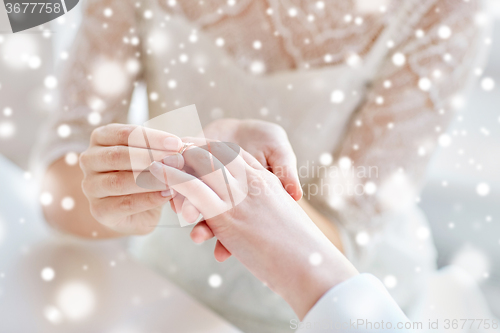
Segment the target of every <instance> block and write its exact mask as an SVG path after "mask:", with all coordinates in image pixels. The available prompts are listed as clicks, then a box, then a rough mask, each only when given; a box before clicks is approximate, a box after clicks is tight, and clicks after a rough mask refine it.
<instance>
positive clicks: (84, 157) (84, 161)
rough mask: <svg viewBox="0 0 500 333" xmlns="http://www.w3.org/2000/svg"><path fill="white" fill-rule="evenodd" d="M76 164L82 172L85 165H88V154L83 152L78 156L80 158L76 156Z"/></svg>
mask: <svg viewBox="0 0 500 333" xmlns="http://www.w3.org/2000/svg"><path fill="white" fill-rule="evenodd" d="M78 163H79V165H80V168H81V169H82V170H84V169H85V167H86V166H87V163H88V152H87V151H84V152H83V153H81V154H80V156H78Z"/></svg>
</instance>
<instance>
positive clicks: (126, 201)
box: [118, 195, 134, 212]
mask: <svg viewBox="0 0 500 333" xmlns="http://www.w3.org/2000/svg"><path fill="white" fill-rule="evenodd" d="M133 208H134V199H133V197H132V196H131V195H124V196H123V197H121V199H120V202H119V204H118V209H120V210H122V211H125V212H130V211H132V210H133Z"/></svg>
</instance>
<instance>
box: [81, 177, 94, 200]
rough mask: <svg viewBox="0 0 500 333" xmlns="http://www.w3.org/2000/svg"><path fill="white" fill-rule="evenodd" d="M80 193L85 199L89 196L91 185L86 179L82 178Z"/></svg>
mask: <svg viewBox="0 0 500 333" xmlns="http://www.w3.org/2000/svg"><path fill="white" fill-rule="evenodd" d="M82 191H83V194H85V196H86V197H88V196H89V194H90V193H91V192H92V186H91V183H90V181H89V179H88V178H87V177H85V178H83V180H82Z"/></svg>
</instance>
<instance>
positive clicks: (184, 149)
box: [179, 142, 194, 155]
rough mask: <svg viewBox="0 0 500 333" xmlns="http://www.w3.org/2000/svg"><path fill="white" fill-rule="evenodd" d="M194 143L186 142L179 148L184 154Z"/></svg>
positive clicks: (180, 152)
mask: <svg viewBox="0 0 500 333" xmlns="http://www.w3.org/2000/svg"><path fill="white" fill-rule="evenodd" d="M192 145H194V143H192V142H184V143H183V145H182V148H181V150H179V154H181V155H182V154H184V152H185V151H186V150H187V149H188V148H189V147H191V146H192Z"/></svg>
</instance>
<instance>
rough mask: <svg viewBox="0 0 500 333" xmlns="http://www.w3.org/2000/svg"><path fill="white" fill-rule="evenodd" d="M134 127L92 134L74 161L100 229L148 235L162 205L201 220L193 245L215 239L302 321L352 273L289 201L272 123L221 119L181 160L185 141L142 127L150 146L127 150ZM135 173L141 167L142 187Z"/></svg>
mask: <svg viewBox="0 0 500 333" xmlns="http://www.w3.org/2000/svg"><path fill="white" fill-rule="evenodd" d="M134 129H136V127H134V126H131V125H121V124H111V125H107V126H103V127H100V128H98V129H96V130H95V131H94V132H93V134H92V137H91V144H90V148H89V149H88V150H87V151H86V152H84V153H82V155H81V156H80V166H81V168H82V170H83V172H84V180H83V184H82V187H83V190H84V193H85V195H86V196H87V198H88V199H89V202H90V208H91V213H92V215H93V216H94V218H96V220H97V221H99V222H100V223H101V224H103V225H105V226H107V227H108V228H111V229H113V230H116V231H120V232H123V233H126V234H145V233H148V232H150V231H152V229H153V228H154V226H156V225H157V223H158V221H159V218H160V214H161V207H162V206H163V205H164V204H166V203H167V202H169V201H170V203H171V206H172V208H173V209H174V210H175V211H176V212H178V213H182V216H183V217H184V219H185V220H186V221H188V222H192V223H194V222H196V221H197V219H198V218H199V215H200V214H201V215H202V216H203V221H202V222H198V223H197V224H196V225H195V226H194V228H193V229H192V231H191V239H192V240H193V241H194V242H196V243H202V242H204V241H207V240H209V239H211V238H213V237H216V238H217V243H216V246H215V251H214V255H215V258H216V259H217V260H218V261H224V260H226V259H227V258H229V257H230V256H231V255H234V256H235V257H236V258H237V259H238V260H239V261H240V262H241V263H242V264H243V265H245V266H246V267H247V269H249V270H250V271H251V272H252V273H253V274H254V275H255V276H256V277H257V278H259V279H260V280H261V281H263V282H264V283H266V284H267V285H268V286H269V287H270V288H271V289H272V290H274V291H275V292H276V293H278V294H279V295H280V296H282V297H283V298H284V299H285V301H287V302H288V303H289V304H290V305H291V306H292V308H293V309H294V311H295V312H296V314H297V315H298V316H299V318H301V319H302V318H303V317H304V316H305V315H306V313H307V312H308V311H309V310H310V309H311V308H312V306H313V305H314V304H315V303H316V302H317V301H318V299H319V298H321V296H322V295H323V294H325V293H326V292H327V291H328V290H330V289H331V288H332V287H333V286H335V285H337V284H339V283H340V282H343V281H345V280H347V279H349V278H351V277H353V276H355V275H357V274H358V273H357V271H356V269H355V268H354V267H353V266H352V265H351V264H350V262H349V261H348V260H347V259H346V258H345V257H344V256H343V255H342V253H340V251H339V250H338V249H337V248H336V247H335V246H334V245H333V244H332V243H331V242H330V241H329V240H328V239H327V238H326V237H325V236H324V235H323V233H322V232H321V231H320V230H319V229H318V228H317V227H316V225H315V224H314V222H312V221H311V219H310V218H309V217H308V215H307V214H306V213H305V212H304V211H303V209H302V208H301V207H300V206H299V204H298V203H297V202H296V200H299V199H300V198H301V197H302V190H301V187H300V183H299V179H298V175H297V168H296V158H295V155H294V153H293V150H292V147H291V145H290V143H289V141H288V138H287V135H286V132H285V131H284V130H283V129H282V128H281V127H279V126H278V125H275V124H272V123H268V122H263V121H257V120H232V119H227V120H220V121H217V122H214V123H212V124H211V125H209V126H208V127H207V128H205V129H204V134H205V136H206V137H207V138H211V140H205V139H203V140H200V139H197V138H184V139H183V140H184V142H193V143H194V144H195V145H194V146H192V147H190V148H188V149H187V150H186V151H185V152H184V154H182V155H181V154H179V153H178V152H179V151H180V150H181V149H182V147H183V140H181V139H180V138H178V137H176V136H175V135H172V134H169V133H166V132H162V131H157V130H153V129H147V128H144V129H142V130H144V131H145V134H146V135H147V138H148V141H149V142H148V144H149V148H150V149H148V148H147V147H145V146H140V145H139V144H138V145H137V146H129V141H128V136H129V135H130V133H131V132H132V131H133V130H134ZM212 139H214V140H212ZM217 140H220V141H217ZM221 141H223V142H233V143H235V144H225V143H223V142H221ZM207 142H208V144H207ZM240 147H241V148H240ZM151 154H152V155H151ZM151 157H153V159H154V161H155V162H153V163H151ZM131 161H133V162H131ZM207 165H208V166H210V171H213V172H207V170H206V169H207ZM136 168H138V169H140V170H145V169H148V168H149V172H147V173H144V172H143V173H142V174H141V175H142V176H141V177H142V178H141V182H139V181H136V179H135V178H136V177H134V170H133V169H136ZM268 169H270V170H271V171H274V172H275V173H276V175H275V174H274V173H273V172H271V171H269V170H268ZM140 170H139V171H140ZM276 170H279V172H276ZM135 171H137V170H135ZM223 171H224V172H223ZM228 189H229V190H228ZM311 258H314V260H311Z"/></svg>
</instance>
